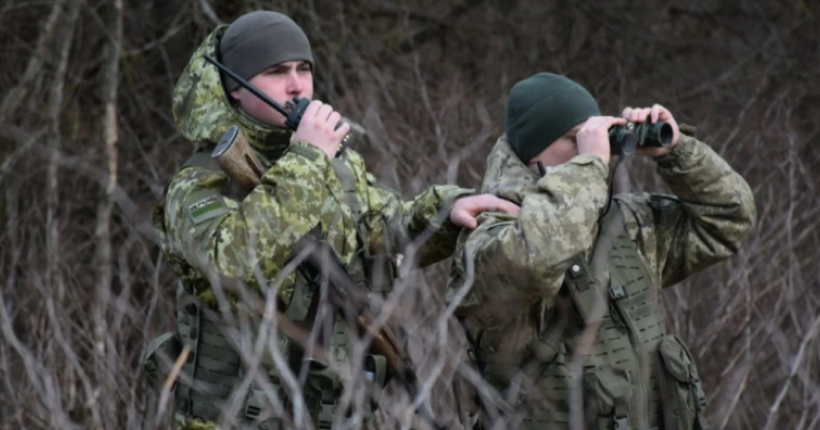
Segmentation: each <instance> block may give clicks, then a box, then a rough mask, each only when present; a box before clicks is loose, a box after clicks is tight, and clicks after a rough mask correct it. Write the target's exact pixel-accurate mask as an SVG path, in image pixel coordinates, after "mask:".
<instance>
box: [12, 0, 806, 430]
mask: <svg viewBox="0 0 820 430" xmlns="http://www.w3.org/2000/svg"><path fill="white" fill-rule="evenodd" d="M258 8H276V9H278V10H281V11H283V12H285V13H288V14H290V15H291V16H293V17H294V19H295V20H296V21H297V22H299V23H300V24H302V25H303V27H304V28H305V29H306V31H307V32H308V34H309V36H310V37H311V39H312V41H313V42H314V49H315V55H316V57H317V58H318V60H319V69H318V76H317V85H318V94H319V95H320V96H321V97H322V98H323V99H325V100H328V101H329V102H331V103H332V104H333V105H334V106H337V107H338V108H339V110H341V111H342V112H343V113H345V114H346V115H348V116H349V117H351V118H354V119H357V120H358V121H360V122H361V123H362V124H363V125H364V126H365V127H366V128H367V129H368V131H369V139H368V140H367V141H366V142H360V143H358V144H357V147H356V149H357V150H358V151H360V152H361V153H362V154H364V155H365V157H366V158H367V161H368V163H369V165H370V166H371V169H372V171H373V172H374V173H375V174H376V175H377V176H379V177H380V178H382V179H383V180H384V181H385V182H387V183H388V184H391V185H393V186H395V187H396V188H398V189H400V190H401V191H402V192H403V193H404V194H405V195H407V196H411V195H413V194H414V193H415V192H417V191H419V190H421V189H423V188H424V187H425V186H427V185H429V184H432V183H458V184H459V185H462V186H475V185H477V184H478V182H479V181H480V177H481V173H482V171H483V167H484V158H485V157H486V154H487V153H488V151H489V149H490V148H491V145H492V144H493V143H494V141H495V138H496V137H497V135H498V134H499V133H500V132H501V130H502V127H503V109H504V103H505V98H506V94H507V92H508V90H509V88H510V86H511V85H512V84H513V83H514V82H516V81H517V80H519V79H521V78H524V77H526V76H529V75H530V74H532V73H534V72H537V71H542V70H548V71H554V72H560V73H564V74H568V75H569V76H571V77H573V78H575V79H577V80H579V81H581V82H583V83H584V84H585V85H587V86H588V87H589V88H590V89H591V91H592V93H593V94H595V95H596V96H598V98H599V99H600V100H601V103H602V107H603V108H604V110H605V111H606V112H607V113H617V112H620V109H621V108H622V107H624V106H627V105H629V106H636V105H649V104H651V103H654V102H659V103H662V104H664V105H666V106H668V107H669V108H670V109H671V110H672V112H673V113H675V114H676V117H677V118H679V121H682V122H687V123H692V124H696V125H698V127H699V137H701V139H703V140H705V141H707V142H710V143H711V144H712V145H713V147H714V148H715V149H716V150H717V151H719V152H720V153H721V154H723V155H724V156H725V157H726V158H727V159H728V160H729V162H730V163H731V164H732V165H733V166H735V167H736V168H737V169H738V170H739V171H740V172H741V173H742V174H743V175H744V176H745V177H746V178H747V180H748V181H749V183H750V184H751V186H752V188H753V189H754V192H755V195H756V198H757V206H758V211H759V223H758V228H757V230H756V232H755V234H754V235H753V236H752V237H751V238H750V240H749V242H748V244H747V245H746V246H745V248H744V249H743V250H742V252H741V253H740V255H738V256H737V257H736V258H734V259H732V260H730V261H727V262H725V263H723V264H720V265H719V266H717V267H713V268H711V269H710V270H708V271H706V272H704V273H702V274H700V275H698V276H695V277H693V278H691V279H689V280H687V281H686V282H684V283H683V284H682V285H679V286H677V287H676V288H674V289H670V290H667V291H666V292H665V293H664V294H665V299H666V305H667V307H668V310H669V312H668V315H669V318H670V325H671V327H672V329H671V330H672V331H673V332H675V333H677V334H679V335H680V336H682V337H683V338H685V339H686V340H687V341H688V342H689V343H690V345H691V346H692V349H693V352H694V353H695V355H696V357H697V359H698V361H699V363H700V366H701V370H702V375H703V377H704V381H705V388H706V390H707V393H708V394H709V395H710V397H711V400H710V405H709V410H708V412H709V418H710V421H711V423H712V425H713V426H714V428H717V429H724V428H726V429H750V428H766V429H787V428H788V429H810V428H820V387H818V384H819V383H818V381H820V360H818V358H819V357H820V355H818V354H819V353H820V341H818V339H817V335H818V330H820V312H817V309H818V308H820V288H819V287H820V277H818V270H817V267H816V265H817V263H818V261H820V258H818V257H820V235H818V233H817V229H816V228H815V227H816V225H817V224H818V222H820V216H818V215H820V214H818V212H820V205H818V204H817V202H816V200H815V199H816V197H815V196H816V195H817V192H816V189H815V188H816V187H817V186H820V180H819V179H820V177H819V176H818V167H820V155H818V152H817V151H816V150H815V149H813V148H815V147H816V146H815V145H814V144H816V143H817V141H818V124H820V123H818V120H817V118H820V109H818V107H817V106H818V102H820V84H819V83H818V82H820V79H819V78H820V55H819V54H820V51H818V40H820V25H818V24H820V23H818V18H817V16H818V14H820V7H818V3H816V2H811V1H807V0H789V1H781V0H743V1H728V0H727V1H717V0H693V1H689V2H677V1H670V0H661V1H657V2H646V1H637V0H606V1H604V0H591V1H590V0H585V1H569V0H487V1H479V0H439V1H432V0H419V1H407V0H398V1H395V2H387V1H382V0H350V1H327V0H314V1H309V2H302V1H295V0H282V1H271V2H262V1H252V0H245V1H243V0H234V1H218V0H196V1H193V0H192V1H159V0H150V1H144V0H143V1H133V0H108V1H96V2H94V1H82V0H52V1H32V0H5V1H3V2H2V3H0V58H2V62H0V102H1V104H0V184H2V185H0V225H2V229H0V274H2V276H0V333H2V335H0V398H2V399H3V400H2V401H0V428H3V429H18V428H30V429H37V428H42V429H46V428H59V429H80V428H93V429H103V428H105V429H114V428H129V429H130V428H134V429H136V428H157V427H158V426H159V427H162V424H161V423H163V422H165V420H166V419H167V414H166V415H164V418H163V417H160V418H157V416H158V414H157V410H158V408H159V409H161V408H160V407H159V405H160V403H159V399H158V397H157V396H156V395H154V394H152V393H148V392H146V389H145V385H144V382H143V378H142V374H141V366H140V362H139V356H140V353H141V351H142V349H143V348H144V346H145V344H146V342H147V341H148V340H149V339H151V338H152V337H154V336H155V335H156V334H158V333H160V332H162V331H165V330H167V329H169V328H170V327H172V326H173V324H174V321H175V317H176V315H175V308H174V303H173V299H174V289H175V286H174V285H175V284H174V280H173V278H172V276H171V274H170V271H169V270H168V266H167V265H166V264H165V263H164V262H163V261H162V259H161V258H160V257H159V255H158V252H157V248H156V246H155V242H154V238H153V236H152V235H153V233H152V231H151V228H150V212H151V209H152V206H153V204H154V202H155V201H156V199H157V198H158V197H160V196H161V194H162V192H163V186H164V184H165V183H166V181H167V180H168V179H169V178H170V177H171V175H172V173H173V172H174V171H175V169H176V168H177V167H178V166H179V164H180V163H181V162H182V161H184V159H185V158H186V157H187V155H188V154H189V153H190V152H191V149H192V147H191V145H190V144H189V143H187V142H185V141H184V140H183V139H181V138H180V136H179V135H178V134H177V133H176V132H175V129H174V124H173V120H172V118H171V116H170V93H171V89H172V87H173V85H174V83H175V81H176V79H177V78H178V76H179V74H180V72H181V70H182V68H183V67H184V65H185V63H186V62H187V60H188V57H189V55H190V53H191V52H192V51H193V49H194V48H195V47H196V46H197V45H198V44H199V42H200V41H201V40H202V39H203V38H204V36H205V35H206V34H208V33H209V32H210V30H211V29H212V28H213V27H214V26H215V25H216V24H217V23H219V22H230V21H231V20H232V19H233V18H234V17H236V16H238V15H239V14H241V13H243V12H244V11H248V10H254V9H258ZM625 166H626V167H627V168H628V169H624V171H625V172H626V171H628V177H626V178H621V179H622V180H620V181H619V184H620V186H621V187H622V188H623V187H632V188H633V189H657V188H659V187H661V185H660V184H659V183H658V179H657V178H656V177H655V176H654V175H653V172H652V171H651V169H650V168H651V166H650V165H649V164H648V163H645V162H643V161H640V160H634V161H633V160H630V161H629V162H627V163H625ZM445 270H446V263H443V264H441V265H439V266H437V267H434V268H432V269H431V270H428V271H426V272H424V273H423V274H419V275H417V276H416V278H417V279H416V278H414V279H412V282H408V283H406V284H405V288H402V289H401V290H400V291H399V293H398V294H397V296H396V298H394V300H396V301H397V302H396V303H401V304H402V307H401V308H402V309H403V310H406V309H409V308H412V309H415V310H417V312H415V313H410V312H404V313H397V314H396V316H395V317H396V320H397V321H398V324H400V325H402V326H404V327H407V328H411V329H412V330H408V333H409V339H408V342H409V345H410V347H411V350H412V352H413V356H414V357H416V358H417V360H418V364H419V367H420V368H421V369H422V370H421V373H422V376H423V379H424V380H426V381H429V383H430V384H433V383H435V384H438V385H435V387H437V388H436V389H433V390H430V391H431V392H434V393H436V395H435V396H433V397H432V400H431V402H432V404H433V405H434V407H435V408H436V409H437V410H438V411H439V412H440V414H441V417H442V418H441V420H442V421H445V422H446V421H448V420H450V419H452V418H453V417H454V416H455V414H457V411H456V410H455V409H454V408H453V407H452V403H451V402H452V399H451V396H450V395H449V393H450V391H448V390H446V389H441V388H450V387H451V386H452V384H451V383H450V382H449V380H450V378H451V375H452V374H453V372H454V371H455V370H454V369H457V367H456V364H457V362H458V360H459V359H460V357H461V356H462V352H461V349H460V348H461V345H462V340H461V338H460V336H459V333H458V331H457V330H455V326H454V325H453V323H452V321H448V320H446V319H444V317H442V315H444V314H443V306H442V305H441V288H442V286H443V280H444V279H445V278H444V276H443V273H445ZM407 285H412V286H415V287H419V286H421V287H422V288H409V287H407ZM408 303H410V304H412V307H411V306H407V304H408ZM445 336H446V337H445ZM466 376H468V378H467V379H471V378H470V375H466ZM461 383H463V381H461ZM427 388H433V385H431V386H430V387H427ZM163 407H164V406H163Z"/></svg>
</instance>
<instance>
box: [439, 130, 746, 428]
mask: <svg viewBox="0 0 820 430" xmlns="http://www.w3.org/2000/svg"><path fill="white" fill-rule="evenodd" d="M681 128H682V131H684V128H685V127H681ZM656 163H657V170H658V173H659V174H660V176H661V177H662V178H663V180H664V182H665V183H666V184H667V185H668V187H669V188H670V189H671V191H672V192H673V193H674V194H675V196H671V195H660V194H649V193H636V194H625V195H617V196H615V198H614V199H613V201H612V202H611V206H610V209H609V213H608V215H607V218H605V219H614V220H615V221H613V222H611V223H609V224H610V225H613V226H615V227H618V226H620V227H618V228H620V230H619V229H618V228H614V230H613V229H609V231H615V234H611V235H610V237H609V239H608V243H607V244H606V245H604V244H603V243H604V242H605V240H604V239H602V237H603V236H604V235H603V234H602V235H601V236H599V235H598V233H599V231H602V230H603V229H604V227H601V225H602V224H607V222H606V221H604V222H601V223H599V222H598V220H599V217H600V216H601V214H602V213H604V212H605V210H606V208H607V204H608V184H607V176H608V172H609V168H608V167H607V166H606V165H605V164H604V163H603V162H602V160H601V158H599V157H597V156H593V155H578V156H576V157H574V158H573V159H571V160H570V161H569V162H567V163H565V164H563V165H559V166H556V167H551V168H548V169H547V173H546V175H545V176H544V177H538V176H537V175H536V174H535V173H533V172H532V170H530V169H529V168H528V167H527V166H525V165H524V164H523V163H522V162H521V161H520V159H519V158H518V157H517V156H516V155H515V153H514V152H513V151H512V149H511V148H510V145H509V144H508V142H507V140H506V138H505V137H503V136H502V137H501V138H500V139H499V140H498V142H497V143H496V145H495V147H494V149H493V150H492V152H491V153H490V155H489V157H488V168H487V172H486V174H485V177H484V181H483V184H482V188H481V192H482V193H492V194H495V195H498V196H500V197H503V198H506V199H509V200H511V201H513V202H516V203H519V204H520V205H521V213H520V216H519V217H514V216H511V215H507V214H498V213H484V214H482V215H481V218H483V222H482V223H481V224H480V226H479V227H478V228H477V229H476V230H474V231H464V232H463V233H462V236H461V237H460V238H459V243H458V247H457V249H456V253H455V256H456V258H455V260H454V264H453V267H452V272H451V282H450V285H449V286H448V294H449V297H450V298H451V299H452V298H453V297H455V295H456V293H457V292H461V294H464V296H463V297H464V298H463V300H462V301H461V304H460V306H459V307H458V309H457V315H459V317H460V318H461V319H462V321H463V323H464V326H465V328H466V330H467V331H468V334H469V335H470V337H471V338H472V339H473V340H474V346H475V350H474V352H475V355H476V360H477V363H478V366H479V369H480V370H481V371H482V373H483V375H484V376H485V378H486V379H487V380H488V381H489V382H490V383H491V384H492V385H493V386H495V387H496V388H497V389H498V390H500V391H501V392H502V393H504V394H505V395H506V396H508V397H507V398H506V402H505V404H506V406H507V412H512V411H515V412H517V413H516V414H513V413H510V414H509V415H510V416H516V417H517V418H515V419H518V420H521V421H519V422H517V423H515V424H508V425H511V426H512V427H521V428H533V429H534V428H550V429H561V428H570V423H571V420H573V419H576V418H573V416H578V417H582V418H583V419H584V420H585V422H586V427H585V428H595V429H598V428H601V429H604V428H606V429H613V428H614V429H626V428H629V429H650V428H666V429H667V430H671V429H672V428H678V429H690V428H702V427H705V426H706V423H705V421H704V419H703V407H704V406H705V398H704V395H703V391H702V388H701V386H700V380H699V378H698V375H697V369H696V367H695V363H694V361H693V359H692V357H691V354H689V351H688V349H687V347H686V346H685V345H684V344H683V342H681V341H680V339H678V338H677V337H675V336H673V335H669V334H666V332H665V323H664V315H663V307H662V305H661V295H660V290H661V289H662V288H665V287H668V286H672V285H674V284H676V283H678V282H680V281H681V280H683V279H684V278H686V277H687V276H689V275H690V274H693V273H695V272H697V271H700V270H703V269H705V268H707V267H709V266H711V265H713V264H715V263H717V262H719V261H721V260H724V259H726V258H729V257H730V256H732V255H733V254H735V253H736V252H737V251H738V249H739V248H740V246H741V243H742V242H743V240H744V239H745V238H746V236H747V235H748V234H749V233H750V231H751V230H752V229H753V227H754V224H755V220H756V209H755V205H754V198H753V195H752V192H751V190H750V189H749V186H748V185H747V184H746V182H745V181H744V180H743V178H742V177H741V176H740V175H738V174H737V173H736V172H734V171H733V170H732V169H731V167H730V166H729V165H728V164H727V163H726V162H725V161H724V160H723V159H721V158H720V157H719V156H718V155H717V154H716V153H715V152H714V151H712V149H710V148H709V146H707V145H706V144H704V143H702V142H700V141H698V140H697V139H695V138H694V137H692V136H691V135H687V134H686V133H681V137H680V140H679V142H678V144H677V145H676V146H675V148H674V149H673V150H672V151H671V152H670V153H668V154H666V155H663V156H661V157H659V158H657V159H656ZM613 243H614V245H615V246H612V245H613ZM599 248H600V249H604V250H605V251H607V252H605V253H601V254H599V253H597V252H595V251H597V249H599ZM599 255H602V256H603V257H601V258H600V259H598V256H599ZM596 260H599V261H596ZM602 262H603V263H602ZM589 286H593V287H594V288H591V289H590V288H587V287H589ZM586 292H590V293H589V294H597V295H598V297H599V299H597V300H598V302H597V303H598V305H599V307H598V308H597V309H598V312H599V313H598V314H597V315H598V318H594V319H592V320H593V321H594V322H595V323H594V324H587V323H585V322H584V319H583V315H584V314H583V312H581V311H582V310H584V309H580V308H582V307H583V306H579V297H581V296H582V295H583V294H586ZM588 298H589V297H587V299H588ZM587 299H584V298H583V297H582V298H581V299H580V301H584V300H587ZM591 302H593V303H594V302H596V300H592V301H591ZM589 303H590V302H589V301H588V300H587V305H588V304H589ZM589 309H590V308H589V307H588V306H587V309H586V310H587V311H589ZM593 312H594V311H593ZM585 329H586V333H585ZM584 334H586V335H587V337H586V338H585V337H584ZM592 334H594V338H592V339H590V337H589V335H592ZM574 360H575V361H574ZM658 363H662V365H659V364H658ZM517 378H518V379H517ZM527 384H529V385H527ZM661 385H664V386H665V387H667V388H664V389H661ZM513 388H517V389H519V390H521V391H516V390H515V389H513ZM665 393H669V394H668V396H669V397H664V396H666V395H667V394H665ZM581 399H583V405H584V406H583V411H581V410H580V409H579V410H578V412H579V413H580V412H583V414H579V415H573V414H574V412H573V413H571V412H570V410H571V409H572V410H573V411H575V409H573V408H574V406H572V404H573V403H574V404H576V405H579V404H581ZM662 400H663V401H662ZM661 404H664V405H668V406H669V407H668V408H667V407H664V408H663V411H661V407H660V405H661ZM485 409H486V408H485ZM485 412H486V411H485ZM510 419H513V418H510ZM483 423H484V425H485V427H490V426H491V425H492V424H493V419H491V417H490V416H489V415H487V414H486V413H485V414H484V416H483ZM573 427H574V426H573ZM574 428H580V427H574Z"/></svg>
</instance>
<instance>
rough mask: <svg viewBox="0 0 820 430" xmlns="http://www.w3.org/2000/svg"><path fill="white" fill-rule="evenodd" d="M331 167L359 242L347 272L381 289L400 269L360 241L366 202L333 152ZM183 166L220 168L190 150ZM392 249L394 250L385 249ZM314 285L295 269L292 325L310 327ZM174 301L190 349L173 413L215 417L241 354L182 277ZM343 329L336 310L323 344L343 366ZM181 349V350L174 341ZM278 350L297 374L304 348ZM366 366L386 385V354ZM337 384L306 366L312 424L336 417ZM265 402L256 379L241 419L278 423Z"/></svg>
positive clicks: (272, 374)
mask: <svg viewBox="0 0 820 430" xmlns="http://www.w3.org/2000/svg"><path fill="white" fill-rule="evenodd" d="M257 155H261V154H257ZM260 159H263V163H265V161H264V158H263V157H260ZM332 165H333V169H334V171H335V173H336V175H337V177H338V178H339V180H340V182H341V183H342V188H343V193H344V196H343V201H344V204H346V205H347V206H348V207H349V209H350V211H351V213H352V215H353V218H354V222H355V223H356V226H355V228H356V230H357V235H358V239H359V248H358V249H357V252H356V254H355V256H354V258H353V261H352V262H351V263H350V264H348V266H347V271H348V274H349V275H350V277H351V279H352V280H353V281H354V282H355V283H360V284H364V285H366V286H367V288H369V289H370V291H371V292H373V293H374V294H380V293H386V292H388V290H389V288H390V287H391V286H392V283H393V280H394V278H395V276H396V274H397V273H398V270H397V268H396V266H395V264H394V263H393V259H391V258H389V257H388V256H385V255H381V254H379V255H372V254H371V252H370V250H369V248H368V247H367V246H365V245H364V244H367V243H369V242H368V232H369V227H368V226H367V225H364V224H365V223H362V222H360V220H361V219H362V216H363V215H364V214H363V209H364V207H365V205H364V204H363V202H362V201H361V200H360V198H359V195H358V191H357V187H356V178H355V176H354V174H353V172H352V171H351V170H350V169H349V168H348V166H347V165H346V164H345V162H344V160H343V159H340V158H335V159H334V160H333V162H332ZM188 166H197V167H202V168H207V169H219V167H218V166H217V165H216V163H215V162H214V161H213V160H212V159H211V157H210V156H209V155H208V152H199V153H196V154H194V156H192V157H191V158H190V159H189V160H188V161H187V162H186V163H185V165H184V166H183V168H184V167H188ZM265 167H269V166H265ZM387 242H389V241H387ZM389 251H392V250H389V249H388V252H389ZM317 291H318V290H317V289H316V288H315V285H313V284H312V282H311V281H310V280H309V279H308V278H307V276H306V275H305V274H304V273H303V272H300V271H297V276H296V282H295V285H294V292H293V296H292V299H291V303H290V304H289V306H288V309H287V311H286V312H285V316H286V317H288V319H290V320H291V321H293V322H294V323H307V325H310V323H311V322H312V321H308V320H310V319H311V316H312V315H311V305H312V304H314V306H315V302H316V301H314V294H315V293H316V292H317ZM317 298H318V297H317ZM177 304H178V315H177V321H178V327H177V334H178V337H179V342H180V343H181V344H182V345H187V346H188V347H189V349H190V352H189V354H188V357H187V360H186V362H185V363H184V364H183V366H182V368H181V371H180V378H179V379H178V380H179V381H180V383H179V384H178V385H177V387H176V392H175V397H176V402H177V409H178V413H181V414H182V415H184V416H187V417H197V418H199V419H203V420H206V421H215V420H217V419H218V418H219V416H220V412H221V411H220V408H219V404H220V403H222V402H224V401H225V400H227V399H228V398H229V396H230V395H231V393H232V392H233V390H234V389H235V388H236V387H237V385H238V384H239V383H240V382H241V380H242V377H243V371H244V369H243V365H242V363H241V359H240V356H239V354H238V352H237V351H236V350H235V349H234V348H233V346H232V345H231V344H230V342H229V340H228V339H227V338H226V337H225V335H224V330H222V329H221V328H220V325H221V322H220V321H219V318H218V315H215V314H214V313H213V312H209V311H208V310H207V309H205V308H203V307H202V305H200V304H198V303H197V302H196V301H195V300H193V298H192V297H191V296H190V294H188V292H187V289H186V288H185V287H184V286H183V285H182V283H181V282H180V285H179V288H178V296H177ZM348 335H349V332H348V326H347V323H346V322H345V321H344V320H343V317H342V316H341V315H340V314H339V315H337V317H336V319H335V322H334V323H333V328H332V338H331V344H330V345H329V346H328V347H327V350H328V351H329V352H331V353H332V354H334V357H335V359H336V360H337V361H341V362H342V365H344V362H345V360H346V359H347V350H348V346H349V345H348V340H349V336H348ZM161 339H164V340H165V341H169V337H168V336H167V334H166V335H164V336H162V337H161V338H158V339H157V341H155V342H153V343H152V345H151V346H149V350H148V354H147V358H146V359H145V363H146V366H145V367H146V370H147V372H146V374H147V375H148V376H150V375H149V374H148V369H151V373H154V374H159V373H161V372H158V371H157V369H158V368H159V367H162V366H160V365H159V364H158V363H159V360H158V357H156V356H155V354H154V352H155V351H162V350H169V349H173V348H168V347H167V346H166V345H167V343H165V344H163V343H162V342H159V341H160V340H161ZM171 340H173V339H171ZM178 349H181V348H180V347H178V348H177V350H178ZM279 350H280V351H282V352H283V353H285V354H286V356H287V357H288V358H289V361H290V364H291V368H292V369H293V370H294V371H295V372H298V371H299V366H300V365H301V361H302V360H300V359H299V358H302V357H303V355H304V352H303V351H302V350H301V348H299V347H298V346H296V345H295V343H293V342H291V341H290V340H289V339H287V338H286V337H285V336H280V345H279ZM166 355H173V353H171V354H169V353H168V352H167V351H166ZM166 361H167V360H166ZM165 367H167V365H166V366H165ZM267 367H268V374H269V381H270V382H271V384H272V385H273V386H274V387H276V388H277V390H278V391H279V392H278V394H279V398H280V399H285V397H286V396H285V395H284V392H283V390H282V389H280V385H279V375H277V372H276V370H275V366H273V365H272V364H271V365H269V366H267ZM365 367H366V369H365V374H366V376H367V377H368V378H369V379H371V380H372V381H373V382H374V385H375V386H376V387H380V386H383V384H384V382H385V375H386V360H385V359H384V357H381V356H372V355H371V356H367V357H366V359H365ZM184 381H193V384H189V383H182V382H184ZM341 389H342V386H341V384H340V381H339V379H338V377H337V375H335V373H334V372H333V371H332V370H331V369H330V368H328V367H324V368H313V367H312V366H311V370H309V371H308V377H307V384H306V386H305V387H303V394H304V397H305V402H306V406H307V408H308V412H309V413H310V416H311V418H312V422H313V423H314V424H315V426H316V427H317V428H319V429H329V428H331V426H332V424H333V420H334V416H335V415H336V413H337V412H338V411H337V410H336V399H337V398H338V395H339V394H340V393H341ZM204 393H207V394H204ZM268 403H269V401H268V400H267V399H266V397H265V394H264V393H263V391H262V390H261V389H260V388H259V387H257V386H255V384H251V386H250V388H249V390H248V393H247V395H246V397H245V399H244V402H243V404H242V405H241V407H240V410H239V417H238V418H239V419H240V422H244V423H254V425H257V426H259V428H266V429H275V428H278V423H277V422H276V421H275V420H267V421H266V422H259V421H258V417H259V416H260V413H261V412H262V410H263V409H264V405H266V404H268Z"/></svg>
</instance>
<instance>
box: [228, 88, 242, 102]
mask: <svg viewBox="0 0 820 430" xmlns="http://www.w3.org/2000/svg"><path fill="white" fill-rule="evenodd" d="M241 90H242V88H237V89H235V90H233V91H231V93H230V94H231V98H232V99H234V100H235V101H236V100H239V98H240V96H239V91H241Z"/></svg>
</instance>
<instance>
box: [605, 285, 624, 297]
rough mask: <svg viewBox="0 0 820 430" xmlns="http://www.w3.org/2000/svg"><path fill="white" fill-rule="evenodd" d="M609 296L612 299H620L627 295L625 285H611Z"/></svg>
mask: <svg viewBox="0 0 820 430" xmlns="http://www.w3.org/2000/svg"><path fill="white" fill-rule="evenodd" d="M609 297H610V298H611V299H612V300H620V299H622V298H624V297H626V289H624V286H623V285H618V286H615V287H610V288H609Z"/></svg>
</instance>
